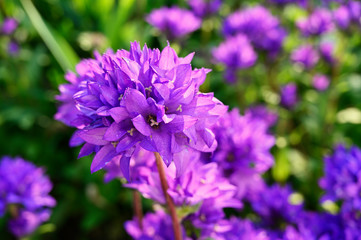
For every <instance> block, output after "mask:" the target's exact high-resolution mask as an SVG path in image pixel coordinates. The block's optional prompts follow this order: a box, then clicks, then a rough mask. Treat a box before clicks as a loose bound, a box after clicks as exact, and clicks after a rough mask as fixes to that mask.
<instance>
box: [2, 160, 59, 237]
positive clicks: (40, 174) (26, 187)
mask: <svg viewBox="0 0 361 240" xmlns="http://www.w3.org/2000/svg"><path fill="white" fill-rule="evenodd" d="M51 189H52V184H51V182H50V180H49V178H48V177H47V176H46V175H44V170H43V169H41V168H37V167H36V166H35V165H34V164H32V163H30V162H27V161H25V160H23V159H22V158H19V157H17V158H14V159H12V158H10V157H3V158H2V159H1V160H0V217H1V216H2V215H3V214H4V213H5V210H6V207H7V206H8V207H9V206H10V205H12V206H11V207H12V208H13V214H14V215H15V216H13V217H14V219H12V220H11V221H10V222H9V224H10V225H9V227H10V230H11V231H12V232H13V233H14V234H15V235H16V236H24V235H27V234H30V233H31V232H33V231H34V230H35V229H36V228H37V226H39V225H40V224H41V223H42V222H44V221H46V220H48V218H49V217H50V211H49V210H48V209H47V208H48V207H54V206H55V200H54V198H52V197H51V196H50V195H49V192H50V190H51Z"/></svg>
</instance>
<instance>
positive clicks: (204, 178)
mask: <svg viewBox="0 0 361 240" xmlns="http://www.w3.org/2000/svg"><path fill="white" fill-rule="evenodd" d="M198 159H199V152H196V151H193V150H188V151H187V150H184V151H183V152H181V153H178V154H176V155H175V157H174V163H172V164H171V165H170V166H169V167H168V169H167V172H166V175H167V182H168V186H169V189H168V194H169V195H170V196H171V197H172V199H173V201H174V203H175V205H177V206H194V205H197V204H200V203H202V202H204V201H206V200H211V199H213V200H214V201H213V208H219V209H222V208H224V207H240V206H241V204H240V202H239V201H238V200H235V199H234V195H235V193H236V187H235V186H233V185H231V184H230V183H229V182H228V181H227V180H226V179H224V178H223V177H222V176H221V174H220V172H219V170H218V166H217V164H216V163H209V164H203V163H202V162H200V161H199V160H198ZM154 164H155V163H154ZM146 169H149V167H146ZM152 169H153V171H148V172H146V170H145V169H144V170H143V169H141V168H138V171H143V172H144V173H145V174H144V175H143V177H142V179H140V180H139V181H138V182H133V183H130V184H128V185H127V186H128V187H132V188H136V189H137V190H138V191H139V192H141V193H142V194H143V196H144V197H146V198H151V199H153V200H155V201H157V202H159V203H162V204H164V203H165V199H164V195H163V194H162V188H161V183H160V179H159V175H158V172H157V168H156V167H155V166H154V167H153V168H152Z"/></svg>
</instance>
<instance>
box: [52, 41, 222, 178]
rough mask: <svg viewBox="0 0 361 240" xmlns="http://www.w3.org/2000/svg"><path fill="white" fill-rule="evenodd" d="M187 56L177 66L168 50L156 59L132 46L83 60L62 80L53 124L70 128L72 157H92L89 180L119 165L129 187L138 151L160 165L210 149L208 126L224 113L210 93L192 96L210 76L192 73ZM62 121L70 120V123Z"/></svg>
mask: <svg viewBox="0 0 361 240" xmlns="http://www.w3.org/2000/svg"><path fill="white" fill-rule="evenodd" d="M193 55H194V54H190V55H188V56H186V57H185V58H180V57H178V56H177V54H176V53H175V51H174V50H173V49H172V48H171V47H170V46H167V47H165V48H164V49H163V50H162V52H160V51H159V50H158V49H154V50H152V49H149V48H148V47H147V46H144V48H143V49H141V48H140V45H139V43H137V42H134V43H132V44H131V48H130V51H126V50H119V51H117V52H116V53H112V52H110V51H108V52H107V53H105V54H104V55H103V56H100V55H99V54H96V59H86V60H83V61H81V62H80V63H79V64H78V65H77V67H76V69H77V75H76V74H73V73H70V74H68V75H67V79H68V80H69V82H70V84H65V85H62V86H60V90H61V95H60V96H58V99H59V100H60V101H62V102H63V104H62V105H61V106H60V108H59V112H58V113H59V115H57V116H56V117H57V119H59V120H60V121H63V122H65V123H67V124H69V125H71V126H74V127H77V128H78V130H77V131H76V133H75V135H74V136H73V139H72V141H71V143H72V144H73V145H76V144H82V143H84V146H83V148H82V149H81V151H80V154H79V157H82V156H85V155H88V154H90V153H92V152H95V153H96V154H95V157H94V159H93V162H92V165H91V171H92V172H95V171H97V170H99V169H101V168H103V167H104V166H105V165H106V164H107V163H108V162H110V161H111V160H112V159H113V158H115V157H119V158H120V160H119V161H120V165H121V169H122V170H123V174H124V176H125V177H126V178H127V179H129V162H130V158H131V155H132V154H133V153H134V151H135V148H136V146H138V145H139V146H141V147H142V148H144V149H146V150H147V151H151V152H158V153H159V154H160V155H161V157H162V158H163V160H164V162H165V163H166V165H169V164H170V163H171V161H172V159H173V155H174V154H175V153H178V152H181V151H182V150H183V149H185V148H186V147H190V148H193V149H196V150H198V151H205V152H211V151H213V150H214V149H215V148H216V146H217V142H216V140H215V136H214V134H213V132H212V130H211V126H212V125H214V124H215V123H216V121H217V119H218V118H219V117H220V116H221V115H223V114H224V113H225V112H226V111H227V107H226V106H224V105H223V104H222V103H221V102H220V101H219V100H217V99H216V98H214V96H213V93H201V92H199V86H200V85H201V84H202V83H203V81H204V80H205V78H206V74H207V73H208V72H210V70H209V69H204V68H202V69H192V66H191V64H190V62H191V60H192V58H193ZM74 92H75V93H74ZM72 94H73V95H72ZM71 95H72V97H71ZM69 114H73V115H75V116H73V117H72V120H71V121H70V122H69V120H68V119H66V116H67V115H69Z"/></svg>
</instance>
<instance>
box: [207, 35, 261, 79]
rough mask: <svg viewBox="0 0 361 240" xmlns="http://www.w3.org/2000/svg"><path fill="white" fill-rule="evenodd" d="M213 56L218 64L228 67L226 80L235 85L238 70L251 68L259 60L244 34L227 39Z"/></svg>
mask: <svg viewBox="0 0 361 240" xmlns="http://www.w3.org/2000/svg"><path fill="white" fill-rule="evenodd" d="M212 54H213V57H214V59H215V60H216V61H217V62H220V63H223V64H225V65H226V67H227V69H226V73H225V78H226V79H227V80H228V81H229V82H233V83H234V82H236V81H237V70H240V69H244V68H249V67H251V66H253V65H254V64H255V62H256V60H257V54H256V53H255V52H254V50H253V48H252V45H251V44H250V43H249V41H248V38H247V37H246V36H245V35H243V34H238V35H236V36H234V37H229V38H227V39H226V41H225V42H223V43H221V44H220V45H219V46H218V47H217V48H215V49H214V50H213V52H212Z"/></svg>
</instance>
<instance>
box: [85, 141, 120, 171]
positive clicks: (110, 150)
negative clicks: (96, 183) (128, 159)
mask: <svg viewBox="0 0 361 240" xmlns="http://www.w3.org/2000/svg"><path fill="white" fill-rule="evenodd" d="M115 155H117V153H116V151H115V148H114V147H113V145H111V144H108V145H105V146H104V147H102V148H101V149H100V150H99V152H97V154H95V156H94V159H93V162H92V164H91V166H90V171H91V173H94V172H96V171H98V170H100V169H102V168H103V167H104V166H105V165H106V164H107V163H108V162H109V161H110V160H112V158H113V157H114V156H115Z"/></svg>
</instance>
